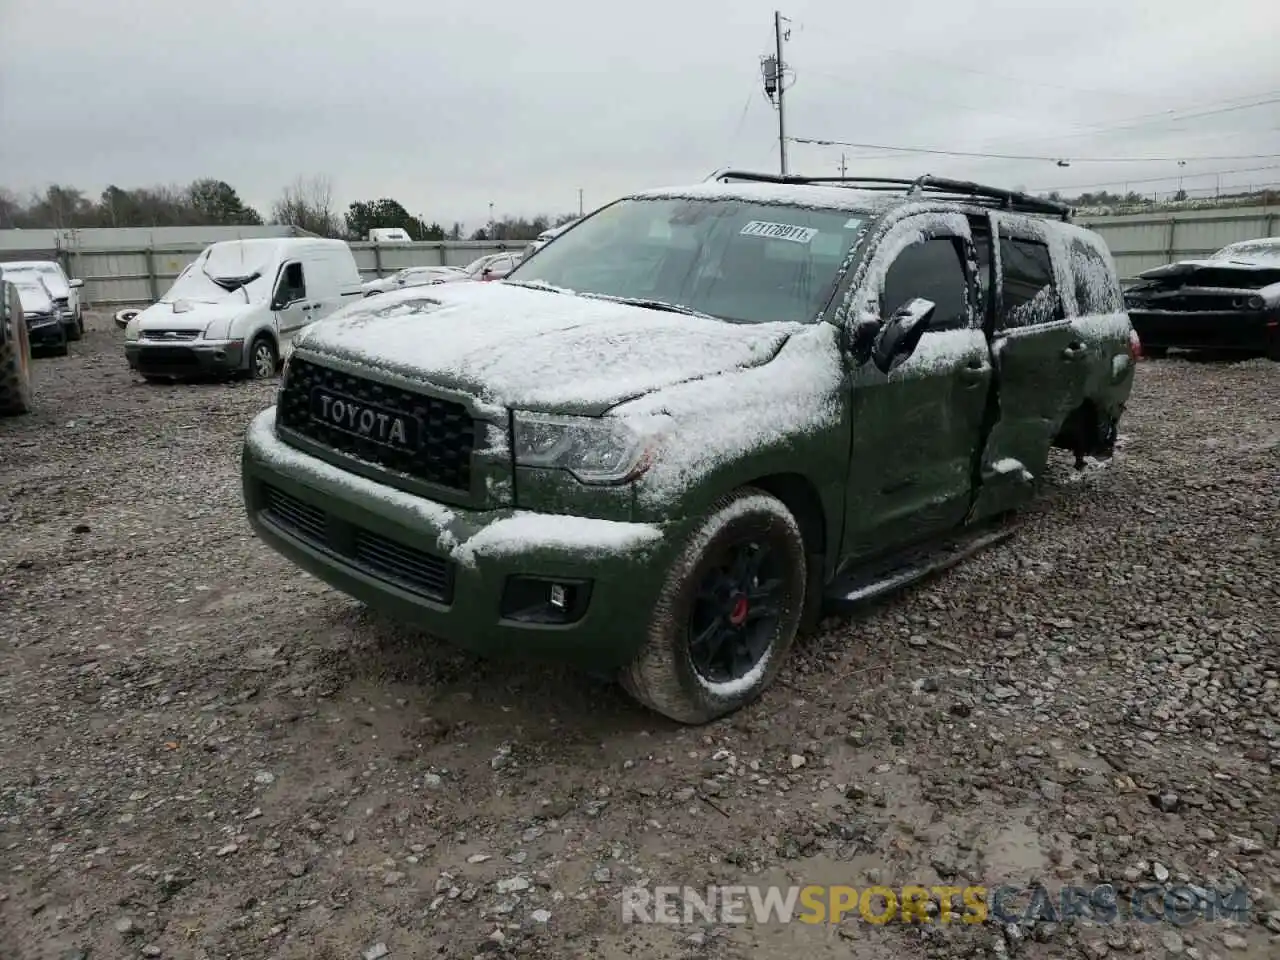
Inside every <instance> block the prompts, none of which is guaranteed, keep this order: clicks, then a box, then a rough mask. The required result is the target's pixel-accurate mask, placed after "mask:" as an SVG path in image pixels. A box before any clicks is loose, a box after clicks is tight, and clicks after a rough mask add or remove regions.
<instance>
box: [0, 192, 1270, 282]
mask: <svg viewBox="0 0 1280 960" xmlns="http://www.w3.org/2000/svg"><path fill="white" fill-rule="evenodd" d="M1078 222H1079V223H1081V224H1083V225H1085V226H1089V227H1092V228H1093V229H1094V230H1096V231H1097V232H1098V233H1099V234H1100V235H1101V236H1102V238H1103V240H1104V241H1106V244H1107V246H1108V247H1109V248H1110V249H1111V253H1112V256H1114V257H1115V259H1116V267H1117V269H1118V270H1119V273H1120V276H1121V278H1122V279H1123V280H1132V279H1133V278H1134V277H1136V276H1137V275H1138V274H1139V273H1141V272H1142V271H1144V270H1149V269H1151V268H1152V267H1158V266H1160V265H1161V264H1165V263H1171V262H1173V261H1175V260H1186V259H1191V258H1195V257H1203V256H1205V255H1206V254H1209V253H1212V252H1213V251H1215V250H1218V249H1221V248H1222V247H1225V246H1226V245H1227V244H1229V243H1235V242H1236V241H1238V240H1253V239H1256V238H1258V237H1274V236H1280V208H1278V207H1227V208H1221V209H1216V210H1215V209H1192V210H1177V211H1173V212H1169V213H1140V214H1133V215H1128V216H1096V215H1094V216H1082V217H1079V218H1078ZM17 232H18V231H6V233H17ZM32 233H33V234H35V233H38V231H32ZM32 239H33V240H35V239H36V238H35V237H34V236H33V237H32ZM205 245H206V243H205V242H203V241H202V242H188V243H175V244H166V245H155V246H147V247H137V246H135V247H125V248H118V247H105V246H103V247H90V246H86V245H83V244H76V245H61V246H59V247H56V248H52V249H50V248H44V249H40V248H37V247H35V246H34V245H33V246H32V247H31V248H28V249H18V248H17V247H15V246H14V245H13V244H9V243H6V244H4V245H2V246H0V260H19V259H25V258H41V259H50V258H53V259H58V260H61V261H62V264H63V266H64V267H65V268H66V270H67V272H68V273H69V274H70V275H71V276H73V277H79V278H81V279H82V280H84V282H85V286H84V297H85V299H86V300H87V301H88V302H89V303H90V304H93V305H95V306H98V307H116V306H121V305H132V304H143V303H151V302H153V301H155V300H156V299H158V298H159V297H160V296H161V295H162V294H163V293H164V292H165V290H166V289H168V287H169V284H170V283H172V282H173V279H174V278H175V277H176V276H177V275H178V274H179V273H180V272H181V271H182V268H183V267H185V266H186V265H187V264H188V263H190V262H191V261H192V260H194V259H195V258H196V256H197V255H198V254H199V253H200V251H201V250H202V249H204V247H205ZM524 246H525V244H524V243H523V242H522V241H513V242H510V243H505V244H504V243H498V242H493V243H490V242H485V241H444V242H425V243H376V244H375V243H353V244H351V250H352V252H353V253H354V254H355V258H356V263H357V265H358V266H359V267H360V273H361V276H362V277H363V278H364V279H366V280H369V279H372V278H374V277H382V276H386V275H387V274H389V273H394V272H395V271H397V270H401V269H403V268H404V267H419V266H437V265H445V266H463V265H465V264H467V263H470V262H471V261H472V260H474V259H475V258H477V257H481V256H484V255H485V254H488V253H498V252H500V251H503V250H521V249H523V248H524Z"/></svg>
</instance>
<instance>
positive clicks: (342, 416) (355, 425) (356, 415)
mask: <svg viewBox="0 0 1280 960" xmlns="http://www.w3.org/2000/svg"><path fill="white" fill-rule="evenodd" d="M311 417H312V419H313V420H316V421H318V422H320V423H322V424H324V425H325V426H326V427H333V428H335V429H338V430H341V431H342V432H343V433H349V434H351V435H352V436H356V437H362V438H364V439H366V440H369V441H372V442H373V443H376V444H379V445H380V446H384V447H391V448H392V449H395V450H417V449H418V418H417V417H414V416H410V415H408V414H403V413H397V412H396V411H395V410H391V409H388V408H387V407H381V406H378V405H377V404H375V403H365V402H364V401H362V400H356V399H354V398H353V397H346V396H343V395H342V394H340V393H332V392H330V391H328V390H324V389H322V388H320V387H315V388H314V389H312V391H311Z"/></svg>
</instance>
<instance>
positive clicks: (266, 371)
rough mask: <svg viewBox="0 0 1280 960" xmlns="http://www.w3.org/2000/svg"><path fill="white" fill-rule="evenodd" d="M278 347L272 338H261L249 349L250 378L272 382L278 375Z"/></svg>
mask: <svg viewBox="0 0 1280 960" xmlns="http://www.w3.org/2000/svg"><path fill="white" fill-rule="evenodd" d="M276 365H277V358H276V346H275V344H274V343H272V342H271V338H270V337H265V336H260V337H258V338H257V339H256V340H254V341H253V346H251V347H250V348H249V376H251V377H252V378H253V379H254V380H270V379H271V378H272V377H274V376H275V375H276Z"/></svg>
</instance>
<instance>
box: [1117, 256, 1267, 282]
mask: <svg viewBox="0 0 1280 960" xmlns="http://www.w3.org/2000/svg"><path fill="white" fill-rule="evenodd" d="M1277 269H1280V266H1277V264H1275V263H1264V262H1261V261H1244V260H1179V261H1178V262H1177V263H1166V264H1165V265H1164V266H1162V267H1152V268H1151V269H1150V270H1144V271H1143V272H1142V273H1140V274H1138V277H1139V278H1140V279H1142V280H1157V279H1159V278H1161V277H1176V276H1180V275H1182V274H1185V273H1195V272H1196V271H1197V270H1244V271H1250V270H1277Z"/></svg>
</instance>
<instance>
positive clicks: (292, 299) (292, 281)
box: [271, 260, 312, 352]
mask: <svg viewBox="0 0 1280 960" xmlns="http://www.w3.org/2000/svg"><path fill="white" fill-rule="evenodd" d="M271 309H272V312H273V314H274V316H275V324H276V338H277V339H278V340H279V341H280V349H281V351H282V352H283V350H284V348H285V347H286V346H287V345H288V344H289V343H290V342H292V340H293V338H294V337H295V336H297V335H298V333H299V332H300V331H301V330H302V328H303V327H305V326H306V325H307V324H309V323H310V322H311V310H312V306H311V304H310V303H308V302H307V280H306V276H305V275H304V274H303V270H302V264H301V263H298V262H297V261H296V260H295V261H291V262H289V263H286V264H285V265H284V267H282V268H281V270H280V277H279V279H278V280H277V281H276V292H275V296H274V297H272V300H271Z"/></svg>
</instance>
